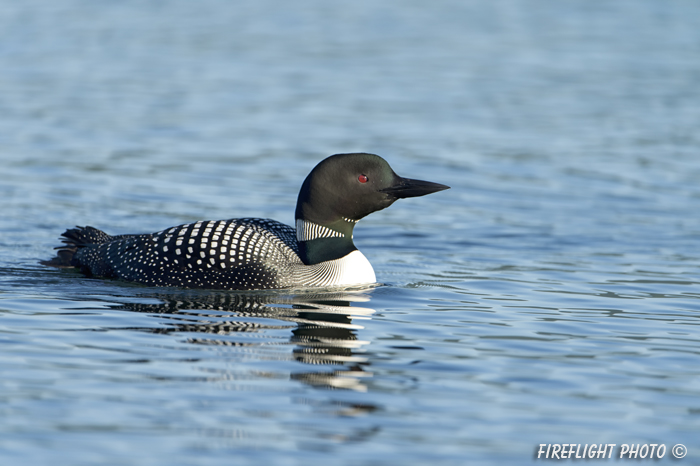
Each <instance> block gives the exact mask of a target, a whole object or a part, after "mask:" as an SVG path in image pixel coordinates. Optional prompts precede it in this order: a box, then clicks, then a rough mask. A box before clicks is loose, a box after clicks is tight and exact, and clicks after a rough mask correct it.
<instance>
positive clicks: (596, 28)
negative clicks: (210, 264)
mask: <svg viewBox="0 0 700 466" xmlns="http://www.w3.org/2000/svg"><path fill="white" fill-rule="evenodd" d="M699 127H700V3H699V2H692V1H665V2H658V1H652V0H649V1H616V2H588V1H570V2H545V1H534V2H526V1H495V2H479V1H447V0H445V1H441V0H439V1H434V2H429V5H428V3H427V2H419V1H384V2H373V1H365V0H360V1H355V2H349V3H348V2H345V3H342V4H341V3H337V2H334V3H330V2H323V1H320V0H318V1H316V0H305V1H298V2H279V1H242V2H225V1H218V0H200V1H197V2H189V1H184V0H182V1H178V0H174V1H169V2H161V1H155V0H154V1H135V0H134V1H120V2H107V1H97V0H94V1H88V0H84V1H80V0H60V1H56V2H44V1H41V2H40V1H35V0H29V1H23V2H11V1H9V0H3V1H0V161H1V162H2V163H1V164H0V165H1V167H2V168H0V170H1V172H2V177H0V197H1V199H2V200H1V201H0V202H1V203H0V206H1V214H2V215H0V348H2V356H1V357H0V459H1V460H2V463H3V464H16V463H19V462H20V461H21V462H22V463H23V464H52V465H112V464H114V465H117V464H131V465H179V464H202V465H206V464H217V465H218V464H236V465H238V464H256V465H257V464H290V465H294V464H307V463H309V462H312V461H322V462H323V463H324V464H341V465H349V464H353V465H354V464H389V463H391V464H427V463H431V464H467V463H469V462H475V463H478V464H524V463H529V462H531V461H533V456H534V453H535V450H536V448H537V445H538V444H540V443H557V442H558V443H582V444H586V443H616V444H618V445H620V444H622V443H628V444H629V443H635V444H636V443H663V444H665V445H666V446H667V447H668V448H669V451H668V452H667V454H666V457H665V458H664V459H663V460H662V462H670V461H671V459H670V456H671V454H670V448H671V447H672V446H673V445H674V444H676V443H684V444H685V445H686V446H687V447H688V449H689V453H688V457H686V459H685V460H683V461H682V462H683V463H684V464H692V463H693V462H697V461H698V460H700V442H699V441H698V438H700V335H699V332H698V330H699V327H698V325H699V324H700V319H699V317H700V288H699V285H700V266H699V264H700V216H699V215H698V204H699V203H700V132H699V131H698V128H699ZM350 151H368V152H374V153H378V154H380V155H383V156H384V157H385V158H387V159H388V160H389V161H390V163H391V164H392V165H393V167H394V168H395V170H396V171H397V172H398V173H399V174H402V175H404V176H410V177H416V178H423V179H428V180H432V181H436V182H440V183H445V184H448V185H450V186H452V189H451V190H449V191H446V192H443V193H439V194H435V195H431V196H428V197H425V198H419V199H411V200H406V201H401V202H398V203H396V204H395V205H394V206H393V207H391V208H390V209H388V210H386V211H383V212H380V213H377V214H374V215H372V216H370V217H368V218H367V219H365V220H364V221H363V222H362V223H360V225H359V226H358V227H357V228H356V230H355V238H356V243H357V245H358V247H360V249H361V250H362V251H363V252H364V253H365V255H366V256H367V257H368V258H369V259H370V261H371V262H372V263H373V265H374V267H375V270H376V272H377V276H378V279H379V280H380V281H382V283H384V284H385V285H384V286H382V287H379V288H375V289H373V290H365V291H361V292H353V293H348V294H344V295H337V294H322V293H321V294H318V295H315V296H308V295H304V294H294V293H268V294H248V295H235V294H233V293H223V292H196V293H195V292H187V291H183V290H163V289H154V288H145V287H138V286H131V285H127V284H123V283H119V282H113V281H99V280H92V279H86V278H83V277H82V276H80V275H79V274H77V273H73V272H70V271H59V270H52V269H48V268H45V267H42V266H40V265H38V264H37V261H38V260H40V259H44V258H48V257H49V256H50V255H51V254H52V247H54V246H56V245H57V244H58V240H57V235H58V234H59V233H60V232H62V231H63V230H64V229H65V228H66V227H70V226H73V225H76V224H77V225H84V224H89V225H93V226H97V227H100V228H103V229H105V230H106V231H108V232H110V233H137V232H150V231H156V230H159V229H161V228H164V227H168V226H171V225H176V224H179V223H184V222H189V221H193V220H199V219H220V218H231V217H245V216H260V217H271V218H275V219H278V220H280V221H284V222H287V223H292V222H293V211H294V204H295V201H296V194H297V190H298V188H299V186H300V184H301V182H302V180H303V178H304V177H305V176H306V174H307V173H308V171H309V170H310V169H311V168H312V167H313V166H314V165H315V164H316V163H317V162H318V161H319V160H321V159H322V158H324V157H326V156H327V155H330V154H332V153H338V152H350ZM348 316H350V317H348ZM618 449H619V446H618ZM617 451H619V450H616V452H617ZM608 461H613V460H608Z"/></svg>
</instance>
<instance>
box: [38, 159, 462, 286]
mask: <svg viewBox="0 0 700 466" xmlns="http://www.w3.org/2000/svg"><path fill="white" fill-rule="evenodd" d="M444 189H449V186H445V185H442V184H438V183H431V182H429V181H420V180H412V179H408V178H402V177H400V176H398V175H397V174H396V173H394V170H392V169H391V167H390V166H389V164H388V163H387V162H386V161H385V160H384V159H383V158H381V157H379V156H378V155H374V154H366V153H353V154H336V155H332V156H330V157H328V158H326V159H325V160H323V161H321V162H320V163H319V164H318V165H316V167H315V168H314V169H313V170H312V171H311V173H310V174H309V175H308V176H307V177H306V180H304V183H303V184H302V186H301V190H300V191H299V197H298V199H297V207H296V213H295V219H296V228H292V227H290V226H288V225H285V224H283V223H280V222H277V221H275V220H270V219H260V218H240V219H230V220H214V221H200V222H196V223H188V224H185V225H179V226H175V227H172V228H168V229H165V230H162V231H159V232H156V233H151V234H136V235H117V236H110V235H108V234H107V233H104V232H103V231H101V230H98V229H96V228H93V227H90V226H86V227H76V228H73V229H70V230H67V231H66V232H65V233H63V234H62V235H61V236H62V237H63V238H62V241H63V243H65V244H64V245H63V246H59V247H57V248H56V249H57V250H58V253H57V256H56V257H54V258H53V259H51V260H49V261H42V264H44V265H50V266H54V267H77V268H79V269H80V270H81V271H82V272H83V273H84V274H86V275H88V276H93V277H101V278H118V279H122V280H127V281H131V282H137V283H142V284H144V285H151V286H174V287H182V288H208V289H228V290H262V289H277V288H315V287H342V286H352V285H364V284H372V283H375V282H376V277H375V274H374V269H372V265H371V264H370V263H369V261H368V260H367V258H365V256H364V255H363V254H362V253H361V252H360V251H359V250H358V249H357V248H356V247H355V244H354V243H353V229H354V227H355V224H356V223H357V222H358V221H359V220H360V219H362V218H363V217H365V216H367V215H369V214H371V213H372V212H376V211H378V210H381V209H384V208H386V207H389V206H390V205H391V204H393V203H394V201H396V200H397V199H402V198H407V197H416V196H424V195H426V194H430V193H434V192H437V191H442V190H444Z"/></svg>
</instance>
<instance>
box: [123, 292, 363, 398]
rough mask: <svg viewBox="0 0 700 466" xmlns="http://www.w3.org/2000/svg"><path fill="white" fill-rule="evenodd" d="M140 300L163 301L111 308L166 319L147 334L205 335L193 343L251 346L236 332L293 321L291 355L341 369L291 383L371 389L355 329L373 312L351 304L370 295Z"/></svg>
mask: <svg viewBox="0 0 700 466" xmlns="http://www.w3.org/2000/svg"><path fill="white" fill-rule="evenodd" d="M141 297H143V298H146V299H148V298H152V299H156V300H158V301H160V302H159V303H157V304H144V303H125V304H121V305H118V306H112V308H118V309H123V310H129V311H133V312H142V313H149V314H158V315H159V317H160V318H162V319H164V320H167V323H166V325H165V326H164V327H156V328H152V327H151V328H144V329H142V330H144V331H148V332H152V333H164V334H172V333H176V332H178V333H180V332H182V333H184V332H186V333H196V334H202V335H201V336H195V337H190V338H188V339H187V341H188V342H189V343H192V344H199V345H225V346H246V345H251V343H250V342H247V341H237V340H236V338H235V336H236V334H239V333H242V332H245V333H249V332H255V333H259V332H263V333H264V332H265V331H266V330H268V331H269V330H279V329H283V328H287V327H289V326H288V325H285V324H280V323H279V322H280V321H284V322H292V323H294V324H296V326H295V327H293V329H292V331H291V336H290V339H289V341H290V342H291V343H292V344H294V345H295V348H294V350H293V355H294V358H295V359H296V360H297V361H299V362H300V363H303V364H305V365H315V366H328V365H333V366H336V367H338V366H340V367H339V368H337V369H334V370H327V367H325V369H326V370H304V371H299V372H296V373H292V375H291V378H292V379H293V380H297V381H300V382H303V383H305V384H308V385H311V386H314V387H318V388H333V389H347V390H355V391H367V385H366V383H365V382H366V380H367V379H368V378H370V377H372V373H371V372H369V371H368V370H367V366H368V365H369V363H368V360H367V358H366V357H364V356H363V355H362V354H361V350H360V348H362V347H363V346H365V345H367V344H368V343H369V342H368V341H362V340H359V339H358V338H357V334H356V331H357V330H358V329H362V328H363V326H362V325H360V324H358V323H357V322H358V321H362V320H369V319H370V316H371V315H372V314H373V313H374V312H375V311H374V310H373V309H370V308H367V307H359V306H351V304H355V303H362V302H367V301H369V295H368V294H367V293H366V292H362V291H357V292H328V293H316V294H298V295H283V294H274V293H264V294H258V293H238V294H235V293H231V292H207V291H197V290H182V291H176V290H172V291H170V290H167V291H164V292H159V293H156V294H148V295H143V294H142V295H141ZM261 318H262V319H263V320H261ZM246 319H252V320H246ZM205 334H206V335H205ZM217 336H218V337H217ZM232 337H233V338H232ZM305 367H306V366H305ZM319 369H320V367H319ZM375 409H376V407H374V406H370V405H358V406H354V405H353V406H345V407H344V410H350V411H353V410H360V411H363V412H368V411H374V410H375Z"/></svg>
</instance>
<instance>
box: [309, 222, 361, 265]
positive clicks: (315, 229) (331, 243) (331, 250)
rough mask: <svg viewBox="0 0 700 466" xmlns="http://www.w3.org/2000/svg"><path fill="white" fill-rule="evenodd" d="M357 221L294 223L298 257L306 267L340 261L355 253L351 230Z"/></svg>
mask: <svg viewBox="0 0 700 466" xmlns="http://www.w3.org/2000/svg"><path fill="white" fill-rule="evenodd" d="M355 223H357V221H354V220H350V219H344V218H340V219H338V220H336V221H334V222H330V223H325V224H323V225H319V224H317V223H314V222H311V221H309V220H306V219H302V218H298V219H297V221H296V230H297V242H298V243H299V256H300V257H301V260H302V261H303V262H304V264H306V265H313V264H318V263H320V262H326V261H330V260H335V259H340V258H341V257H345V256H347V255H348V254H350V253H351V252H352V251H356V250H357V248H356V247H355V243H353V241H352V239H353V229H354V228H355Z"/></svg>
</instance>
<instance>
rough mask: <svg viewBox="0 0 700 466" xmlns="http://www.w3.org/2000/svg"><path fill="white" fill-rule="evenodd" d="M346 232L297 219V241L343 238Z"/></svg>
mask: <svg viewBox="0 0 700 466" xmlns="http://www.w3.org/2000/svg"><path fill="white" fill-rule="evenodd" d="M343 237H345V235H344V234H342V233H340V232H339V231H335V230H331V229H330V228H328V227H324V226H322V225H316V224H315V223H312V222H307V221H306V220H302V219H300V218H298V219H297V241H311V240H314V239H318V238H343Z"/></svg>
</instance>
